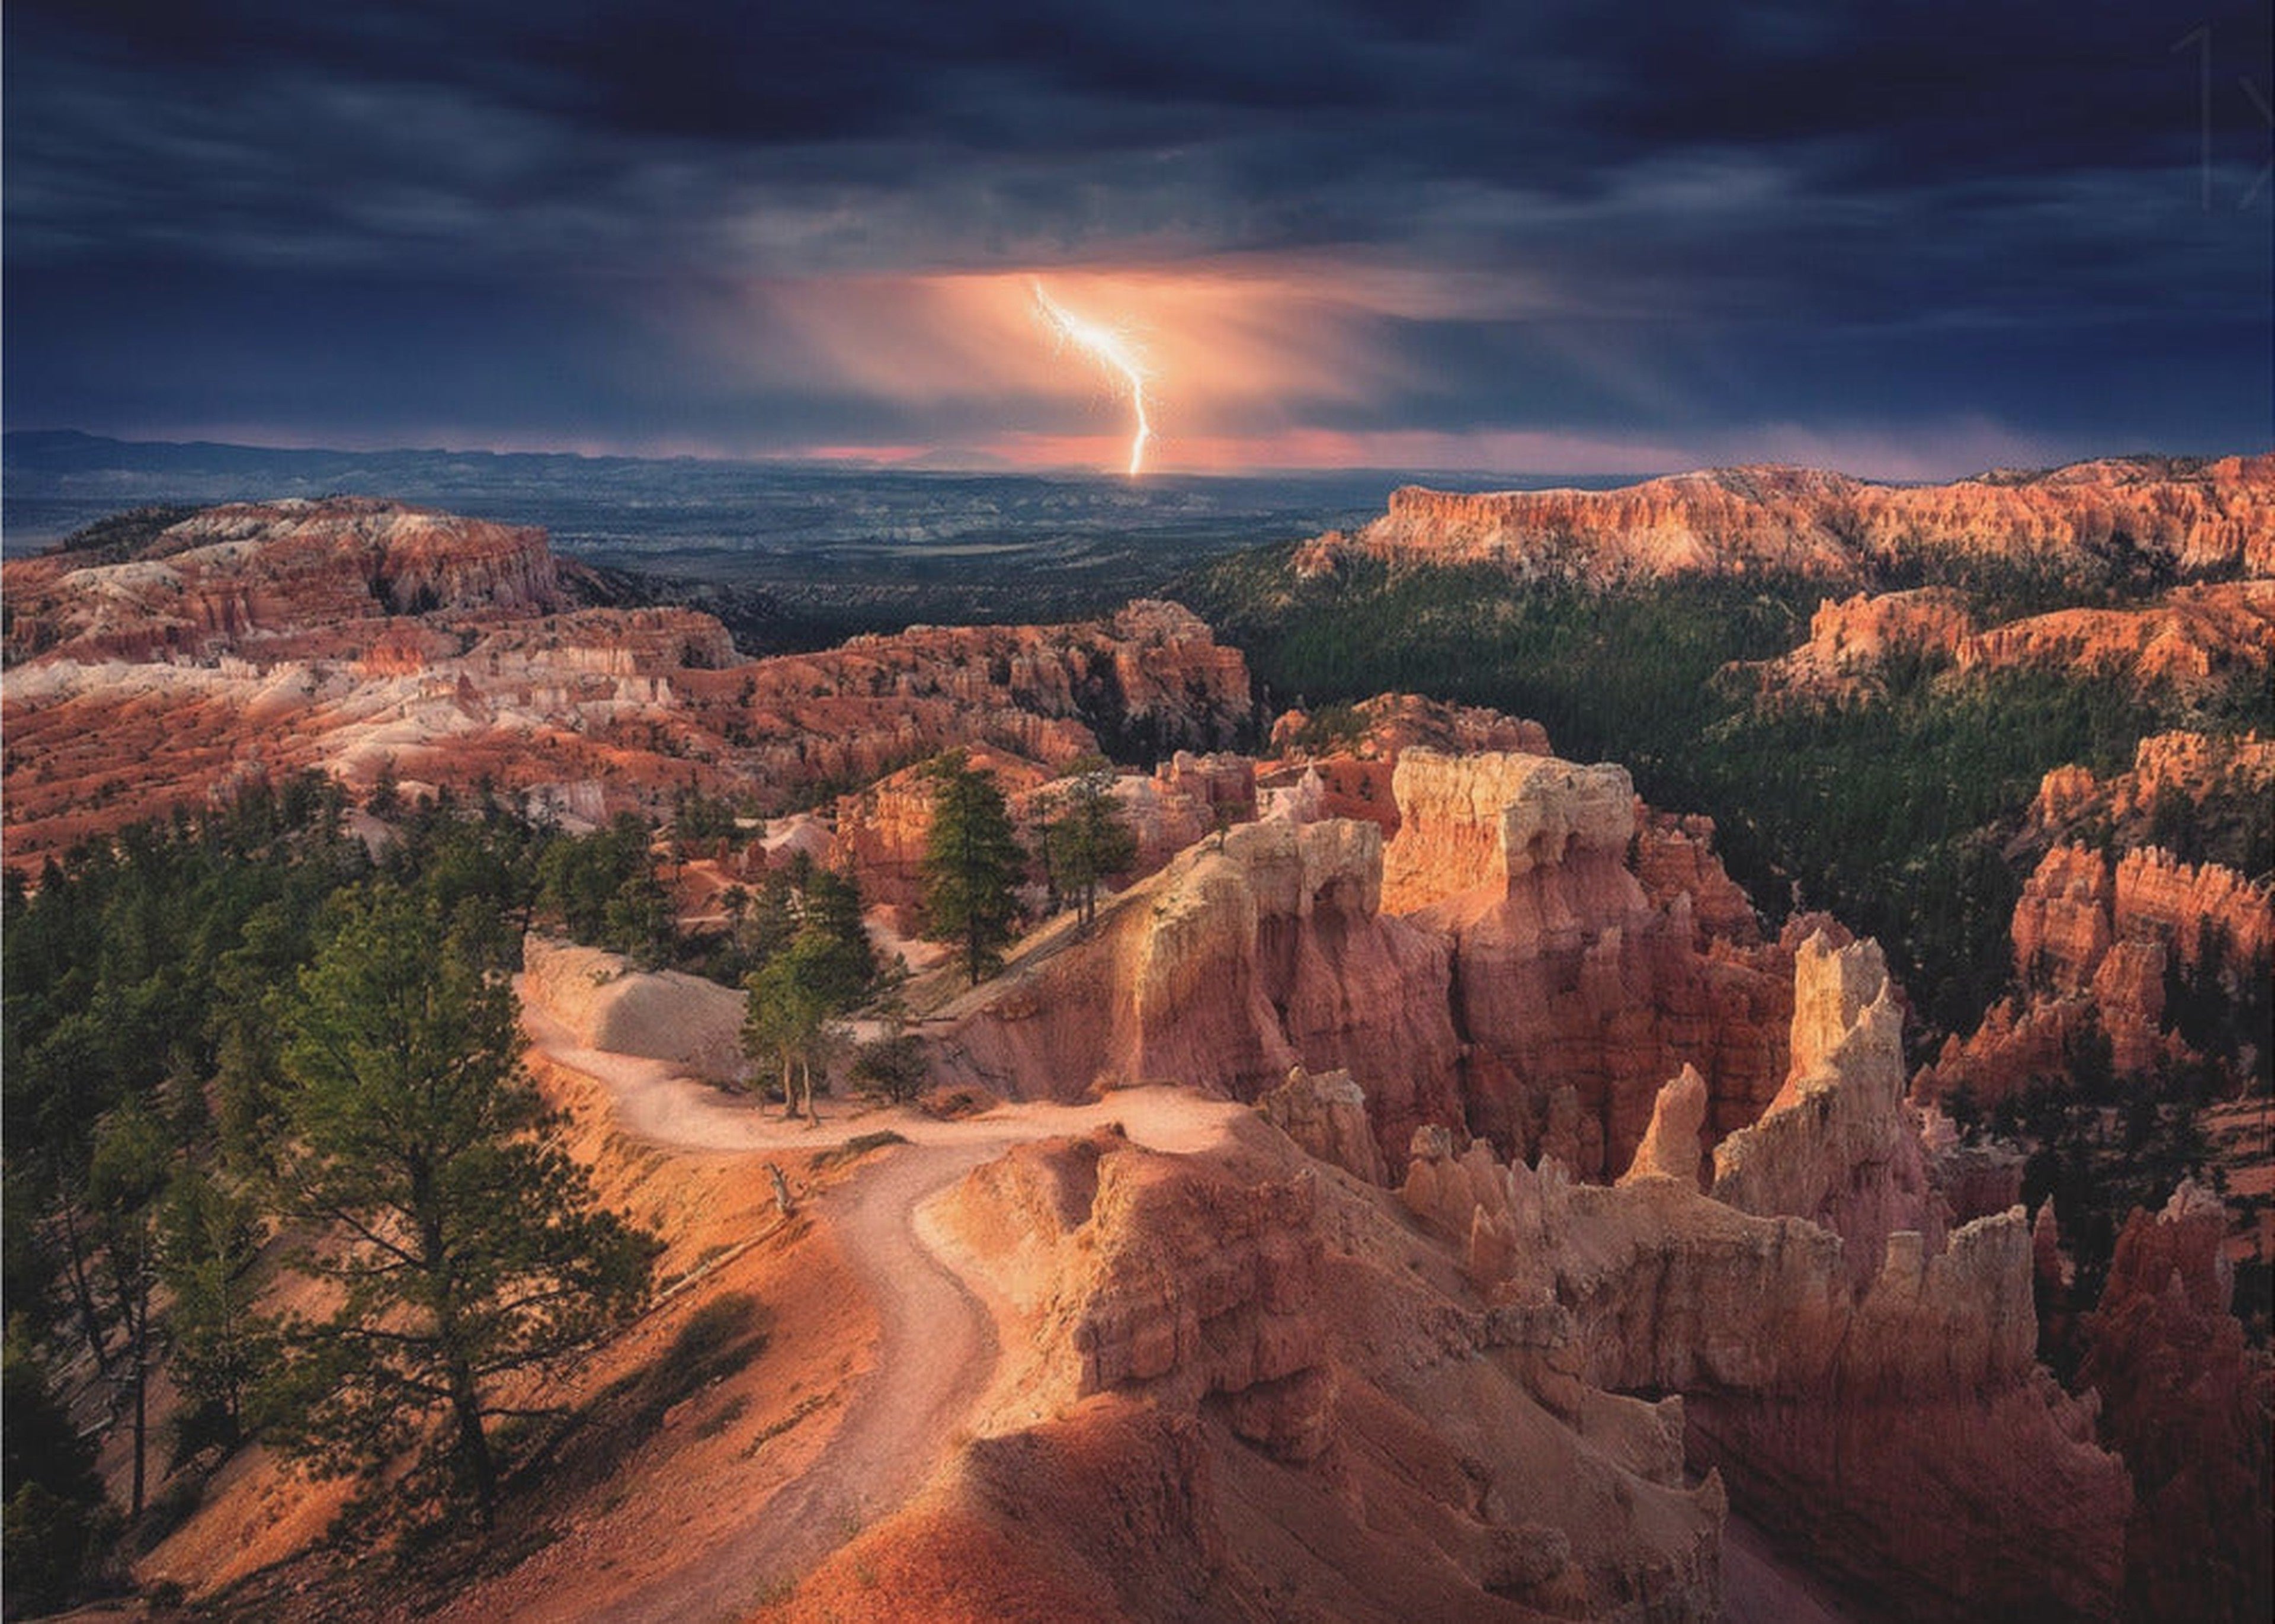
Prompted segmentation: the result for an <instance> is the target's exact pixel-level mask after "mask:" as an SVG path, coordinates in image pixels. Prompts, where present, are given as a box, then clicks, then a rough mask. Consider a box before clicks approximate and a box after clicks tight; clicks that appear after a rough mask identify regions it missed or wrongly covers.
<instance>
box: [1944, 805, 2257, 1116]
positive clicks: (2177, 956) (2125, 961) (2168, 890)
mask: <svg viewBox="0 0 2275 1624" xmlns="http://www.w3.org/2000/svg"><path fill="white" fill-rule="evenodd" d="M2065 792H2066V791H2064V790H2063V789H2060V788H2059V787H2058V789H2057V790H2056V793H2057V794H2058V795H2060V794H2062V793H2065ZM2041 797H2042V798H2043V797H2044V791H2043V790H2042V791H2041ZM2013 930H2014V972H2015V978H2016V981H2017V983H2018V984H2019V986H2020V988H2021V991H2020V993H2019V994H2018V996H2017V997H2016V998H2014V999H2009V1000H2005V1001H2001V1002H2000V1003H1999V1004H1997V1005H1994V1006H1993V1007H1992V1009H1991V1011H1990V1012H1989V1013H1988V1014H1987V1015H1986V1016H1984V1022H1983V1024H1982V1025H1981V1026H1980V1027H1978V1028H1977V1029H1976V1031H1975V1032H1974V1033H1972V1034H1971V1035H1970V1036H1969V1037H1967V1038H1966V1039H1958V1038H1954V1039H1950V1040H1948V1041H1947V1042H1946V1044H1945V1045H1944V1048H1943V1052H1942V1053H1941V1054H1939V1055H1938V1056H1937V1059H1936V1062H1935V1064H1934V1066H1932V1067H1931V1068H1928V1069H1924V1070H1923V1071H1922V1073H1921V1075H1920V1076H1918V1077H1917V1078H1916V1079H1915V1080H1914V1085H1913V1091H1914V1092H1915V1094H1916V1096H1917V1097H1919V1098H1921V1099H1933V1098H1937V1097H1939V1095H1940V1094H1942V1093H1943V1092H1945V1091H1949V1090H1952V1089H1955V1088H1957V1087H1960V1086H1961V1084H1964V1085H1965V1086H1966V1087H1967V1088H1968V1089H1969V1090H1970V1091H1972V1092H1973V1093H1974V1094H1975V1096H1976V1099H1978V1100H1983V1101H1986V1102H1987V1101H1989V1100H1992V1099H1999V1098H2000V1097H2002V1096H2004V1095H2006V1094H2007V1093H2010V1092H2012V1091H2015V1090H2017V1089H2019V1088H2022V1087H2023V1086H2024V1085H2026V1084H2029V1082H2030V1081H2032V1080H2033V1079H2035V1078H2040V1077H2061V1076H2066V1075H2067V1073H2068V1070H2069V1069H2070V1067H2071V1065H2072V1063H2073V1060H2074V1056H2075V1046H2076V1045H2077V1043H2078V1042H2079V1040H2080V1037H2081V1034H2082V1033H2083V1032H2084V1031H2085V1030H2086V1029H2087V1027H2088V1026H2089V1025H2091V1026H2096V1027H2097V1028H2098V1029H2099V1031H2101V1032H2102V1033H2104V1034H2105V1036H2106V1037H2107V1038H2108V1039H2109V1044H2110V1049H2111V1061H2112V1063H2113V1065H2114V1066H2115V1068H2116V1069H2118V1070H2119V1071H2120V1072H2127V1071H2135V1070H2140V1069H2145V1068H2147V1067H2149V1066H2150V1065H2152V1064H2154V1063H2155V1061H2157V1059H2158V1057H2159V1056H2167V1057H2172V1058H2181V1057H2182V1056H2183V1055H2184V1054H2186V1053H2187V1051H2186V1049H2185V1047H2184V1046H2182V1045H2181V1041H2180V1039H2179V1038H2178V1037H2177V1036H2176V1035H2175V1034H2173V1033H2171V1032H2167V1031H2165V1030H2164V1017H2165V971H2166V967H2167V966H2168V965H2173V966H2177V967H2179V968H2181V969H2182V970H2192V969H2195V968H2196V967H2197V966H2198V965H2200V964H2201V963H2203V958H2204V952H2205V947H2204V944H2205V942H2206V940H2208V938H2209V937H2210V936H2211V934H2213V933H2218V935H2219V937H2220V939H2221V941H2222V944H2223V946H2222V949H2221V950H2222V951H2223V953H2224V954H2225V955H2226V963H2229V964H2231V965H2235V966H2250V965H2252V964H2255V963H2264V962H2265V961H2266V958H2267V957H2268V956H2270V955H2271V954H2275V895H2270V893H2269V892H2268V890H2267V888H2265V887H2264V886H2257V885H2253V884H2252V883H2250V882H2249V880H2245V879H2244V877H2243V876H2242V875H2241V874H2238V873H2236V872H2234V871H2233V869H2229V868H2225V867H2222V866H2221V865H2218V864H2216V863H2206V864H2203V865H2189V864H2186V863H2180V862H2176V861H2174V860H2173V858H2172V857H2170V856H2169V855H2167V854H2166V853H2165V852H2163V851H2160V850H2157V849H2156V848H2154V847H2149V848H2145V849H2136V850H2132V851H2128V852H2127V853H2125V854H2124V856H2122V857H2119V858H2117V859H2116V860H2114V861H2111V860H2109V859H2108V858H2106V857H2103V856H2102V854H2100V853H2098V852H2096V851H2092V850H2088V849H2087V848H2085V847H2083V846H2076V845H2058V846H2056V847H2054V848H2053V849H2052V850H2050V851H2048V852H2047V853H2046V855H2045V856H2044V857H2043V858H2041V859H2040V860H2039V863H2038V865H2037V869H2036V871H2034V872H2032V874H2031V875H2030V878H2029V880H2028V881H2027V882H2025V884H2024V885H2023V888H2022V898H2021V900H2020V901H2019V902H2018V903H2016V904H2015V907H2014V926H2013ZM2246 973H2250V972H2249V971H2246Z"/></svg>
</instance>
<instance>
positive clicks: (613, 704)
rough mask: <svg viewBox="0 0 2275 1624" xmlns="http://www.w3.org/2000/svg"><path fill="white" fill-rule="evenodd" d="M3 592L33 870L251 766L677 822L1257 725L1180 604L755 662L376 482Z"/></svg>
mask: <svg viewBox="0 0 2275 1624" xmlns="http://www.w3.org/2000/svg"><path fill="white" fill-rule="evenodd" d="M5 594H6V601H7V604H8V609H9V617H10V618H9V631H8V638H9V648H10V651H11V658H14V659H15V663H14V664H12V665H11V668H10V669H9V670H8V672H7V675H6V679H5V687H4V717H5V726H6V730H7V734H8V739H9V750H8V755H7V765H6V781H5V783H6V791H7V797H6V800H7V820H8V827H7V861H8V862H9V863H10V864H11V865H19V866H20V865H30V864H34V863H36V862H37V861H38V860H39V857H40V856H41V855H42V853H45V852H50V851H56V850H62V849H64V848H67V847H69V846H70V845H72V844H73V843H74V842H77V841H79V840H80V839H83V838H85V837H86V836H87V835H91V834H98V833H102V832H107V831H109V830H112V829H116V828H117V827H121V826H123V825H124V824H125V823H128V822H131V821H132V820H135V819H138V818H146V817H152V816H162V815H164V814H165V813H166V812H168V811H169V809H170V808H171V807H173V806H176V805H186V806H189V807H192V808H196V807H200V806H202V805H204V804H207V803H208V801H209V800H210V799H212V798H213V797H216V796H220V795H225V794H227V793H228V792H229V791H230V789H231V785H232V784H233V783H234V782H236V781H237V779H238V778H239V777H240V776H243V775H246V774H260V775H268V776H270V777H278V776H282V775H283V774H289V773H292V772H297V771H299V770H302V769H306V768H315V769H317V770H321V771H324V772H327V773H329V774H333V775H335V776H336V777H338V778H340V779H342V780H344V782H346V783H347V784H348V785H349V786H350V788H351V789H362V788H364V787H366V786H367V785H369V784H370V783H372V782H374V780H375V779H376V778H377V777H378V776H379V775H380V774H381V773H382V771H383V770H392V771H393V772H395V773H396V774H397V775H398V776H399V778H400V779H401V780H402V781H403V782H404V785H405V787H406V789H410V790H411V791H412V792H414V793H415V792H417V791H419V789H422V788H432V787H434V786H438V785H443V784H449V785H454V786H458V787H461V788H464V787H468V786H472V785H473V784H475V783H476V782H480V781H485V780H487V781H488V782H489V783H490V784H491V785H493V786H494V787H495V788H496V789H503V790H506V791H510V792H513V793H516V794H518V795H519V796H520V797H522V798H523V799H524V800H525V802H526V803H527V804H529V805H530V806H531V807H532V808H533V809H536V808H542V807H552V808H554V809H556V810H559V809H576V810H577V811H578V812H580V813H581V812H586V811H589V812H593V813H594V814H597V815H601V816H605V815H607V814H608V813H609V812H614V811H616V810H619V809H623V808H627V807H629V808H632V809H635V810H639V811H642V812H648V813H654V812H661V811H663V810H665V809H667V808H668V807H669V804H671V802H672V800H673V798H674V797H676V796H677V795H678V794H680V793H683V792H684V791H686V790H689V789H699V790H703V791H706V792H708V793H712V794H729V793H751V794H755V795H757V796H759V797H761V798H762V799H767V800H772V801H775V802H776V803H777V804H780V803H782V802H784V801H794V800H795V799H797V797H800V796H801V795H804V794H806V793H809V792H810V791H811V790H812V789H813V788H814V787H816V786H818V785H823V784H826V783H828V782H830V781H833V780H834V781H835V782H840V783H843V782H869V781H871V780H873V779H875V778H877V777H879V776H881V775H882V774H885V773H887V772H888V771H890V770H892V769H893V768H895V767H899V766H902V765H903V764H906V763H908V762H911V761H915V760H918V759H923V758H924V757H926V756H929V755H931V754H933V753H934V752H938V751H939V750H941V749H942V748H945V747H947V746H949V745H950V744H990V745H994V746H995V747H997V748H1000V749H1002V750H1004V751H1007V752H1010V753H1013V754H1016V755H1017V756H1019V757H1021V758H1023V759H1029V760H1033V761H1038V762H1042V763H1046V764H1063V763H1064V762H1066V761H1069V760H1071V759H1074V758H1076V757H1077V756H1079V755H1081V754H1083V753H1085V752H1090V751H1093V750H1096V749H1098V748H1100V746H1101V745H1109V746H1114V747H1117V748H1123V749H1130V750H1153V751H1155V752H1159V753H1161V754H1168V753H1169V752H1174V751H1175V750H1176V749H1179V748H1184V747H1192V748H1197V749H1203V750H1208V749H1218V748H1221V747H1222V746H1224V745H1227V744H1230V743H1232V742H1234V741H1235V740H1236V739H1237V738H1238V737H1239V736H1240V735H1241V734H1242V733H1243V730H1244V729H1246V728H1247V726H1248V725H1249V720H1250V706H1251V699H1250V694H1249V685H1248V676H1247V670H1246V668H1245V666H1244V665H1243V661H1242V659H1241V656H1240V654H1239V653H1238V651H1236V650H1235V649H1231V648H1228V647H1225V646H1221V645H1219V644H1218V643H1217V642H1216V641H1215V639H1214V638H1213V635H1212V634H1211V633H1210V631H1209V630H1208V628H1207V627H1206V625H1204V624H1203V623H1201V622H1200V621H1199V620H1198V619H1197V618H1196V617H1195V616H1192V615H1191V614H1190V613H1189V612H1187V611H1186V610H1184V609H1183V608H1179V607H1177V606H1175V605H1174V604H1168V603H1160V602H1139V603H1133V604H1131V605H1130V606H1128V607H1127V608H1123V609H1122V610H1121V611H1120V612H1119V613H1117V614H1115V616H1110V617H1108V618H1107V619H1106V620H1103V621H1097V622H1090V623H1080V624H1075V625H1068V626H1058V627H1033V626H1024V627H1022V626H1009V627H967V628H933V627H914V628H911V629H910V630H909V631H907V632H905V633H903V634H901V635H899V636H896V637H892V638H855V639H853V640H852V641H851V642H850V643H848V644H846V645H844V646H842V647H839V648H836V649H833V650H829V651H828V652H826V653H819V654H811V655H792V656H783V657H778V658H775V659H768V660H756V661H743V660H740V659H739V658H738V657H737V654H736V653H735V650H734V648H733V646H732V644H731V642H730V640H729V638H728V637H727V635H726V633H725V631H724V630H723V629H722V627H721V626H720V625H719V623H718V622H717V621H716V620H714V619H713V618H712V617H711V616H707V615H702V614H699V613H696V612H694V611H691V610H685V609H669V608H643V609H631V610H623V609H581V610H579V609H572V608H568V607H566V601H565V597H564V594H563V592H562V590H561V588H560V585H559V578H558V571H557V570H556V567H555V565H554V563H553V562H552V558H551V555H550V553H549V551H548V548H546V545H545V542H544V538H543V536H542V534H541V533H539V532H536V531H532V530H522V529H510V528H507V527H504V526H499V525H487V524H484V523H482V522H480V521H476V520H468V519H461V518H457V517H451V516H449V515H440V514H433V513H429V512H427V511H425V510H418V509H411V508H404V507H402V506H399V505H397V504H392V503H383V502H367V501H364V500H361V499H328V500H327V501H324V502H285V503H271V504H260V505H257V506H253V505H247V506H242V507H235V508H225V509H216V510H208V511H207V512H205V513H200V514H198V515H195V516H193V517H191V518H189V519H186V520H184V521H182V522H181V523H179V524H177V525H172V526H171V527H170V528H168V529H166V530H165V531H163V532H162V533H160V534H159V535H158V536H157V538H156V539H155V540H152V541H150V542H148V543H147V545H146V546H144V547H143V548H140V550H139V551H137V552H136V553H135V554H134V555H132V556H131V557H127V558H124V559H120V560H117V561H116V562H111V563H94V564H88V563H83V562H82V561H80V560H79V559H77V558H75V557H74V556H73V555H69V554H55V555H43V556H41V557H37V558H33V559H28V560H21V561H11V562H10V563H8V564H7V566H6V571H5ZM18 656H20V658H18Z"/></svg>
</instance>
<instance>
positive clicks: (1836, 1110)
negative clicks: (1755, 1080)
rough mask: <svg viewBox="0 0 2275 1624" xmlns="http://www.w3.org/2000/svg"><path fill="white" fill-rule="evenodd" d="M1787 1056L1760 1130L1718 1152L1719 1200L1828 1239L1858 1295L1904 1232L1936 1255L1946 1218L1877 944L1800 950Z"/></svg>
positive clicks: (1824, 944)
mask: <svg viewBox="0 0 2275 1624" xmlns="http://www.w3.org/2000/svg"><path fill="white" fill-rule="evenodd" d="M1788 1053H1789V1054H1790V1055H1791V1066H1792V1069H1791V1071H1790V1072H1789V1073H1788V1075H1787V1077H1786V1081H1785V1086H1784V1087H1783V1088H1781V1089H1780V1090H1779V1091H1778V1096H1777V1098H1776V1099H1774V1100H1772V1101H1771V1103H1770V1108H1769V1109H1768V1111H1766V1112H1765V1113H1764V1114H1763V1116H1762V1119H1761V1121H1759V1122H1756V1123H1755V1124H1754V1125H1753V1126H1752V1127H1750V1128H1747V1129H1742V1130H1741V1131H1739V1132H1737V1133H1734V1134H1732V1135H1730V1136H1729V1137H1727V1138H1726V1139H1724V1140H1723V1141H1722V1143H1721V1144H1719V1145H1718V1146H1716V1147H1715V1151H1714V1187H1713V1195H1714V1198H1715V1199H1716V1200H1717V1201H1720V1202H1724V1203H1726V1204H1727V1205H1730V1206H1734V1207H1735V1208H1737V1209H1738V1210H1739V1211H1740V1212H1756V1213H1760V1214H1762V1215H1764V1216H1765V1217H1766V1216H1774V1215H1777V1214H1780V1213H1790V1214H1793V1215H1794V1216H1796V1217H1801V1218H1806V1219H1808V1220H1810V1222H1812V1223H1814V1224H1817V1225H1818V1227H1822V1228H1825V1229H1829V1230H1831V1231H1832V1232H1833V1234H1835V1235H1839V1236H1840V1242H1841V1248H1842V1264H1843V1266H1844V1267H1845V1268H1846V1270H1847V1272H1848V1278H1849V1280H1850V1283H1851V1284H1852V1285H1854V1286H1855V1287H1856V1288H1858V1289H1860V1290H1861V1289H1863V1288H1864V1287H1865V1286H1867V1285H1869V1284H1870V1283H1871V1281H1872V1280H1873V1279H1874V1278H1875V1277H1877V1276H1878V1274H1879V1273H1881V1270H1882V1267H1883V1265H1885V1264H1886V1263H1887V1262H1888V1257H1889V1244H1890V1242H1889V1237H1890V1236H1891V1235H1894V1234H1896V1233H1897V1232H1898V1231H1909V1232H1910V1233H1911V1234H1912V1235H1914V1236H1915V1237H1916V1240H1917V1241H1918V1243H1921V1244H1924V1248H1925V1251H1926V1255H1927V1256H1930V1257H1933V1256H1935V1255H1936V1254H1938V1253H1939V1252H1940V1251H1941V1250H1943V1241H1944V1230H1945V1224H1946V1210H1945V1208H1944V1205H1943V1203H1942V1201H1941V1200H1940V1198H1939V1197H1938V1196H1937V1194H1936V1193H1935V1191H1934V1190H1933V1189H1932V1188H1931V1183H1930V1181H1929V1177H1928V1167H1927V1153H1926V1147H1925V1146H1924V1144H1922V1142H1921V1135H1920V1122H1919V1120H1918V1118H1917V1117H1916V1114H1913V1113H1912V1112H1911V1110H1910V1108H1909V1107H1908V1106H1906V1105H1905V1103H1904V1049H1903V1016H1902V1013H1901V1010H1899V1009H1898V1008H1897V1006H1896V1001H1895V987H1894V984H1893V983H1892V982H1891V981H1890V980H1889V979H1888V972H1887V966H1886V963H1884V962H1883V961H1882V959H1881V956H1880V949H1879V948H1878V944H1876V943H1873V942H1869V941H1859V942H1852V943H1850V944H1848V946H1847V947H1839V948H1836V947H1835V946H1833V943H1832V942H1831V941H1830V940H1827V939H1826V938H1825V936H1824V935H1822V934H1818V935H1813V936H1811V937H1810V939H1809V940H1806V941H1804V942H1803V943H1802V944H1801V948H1800V950H1799V951H1798V952H1797V953H1796V954H1795V956H1794V1010H1793V1033H1792V1040H1791V1043H1790V1046H1789V1049H1788Z"/></svg>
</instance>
